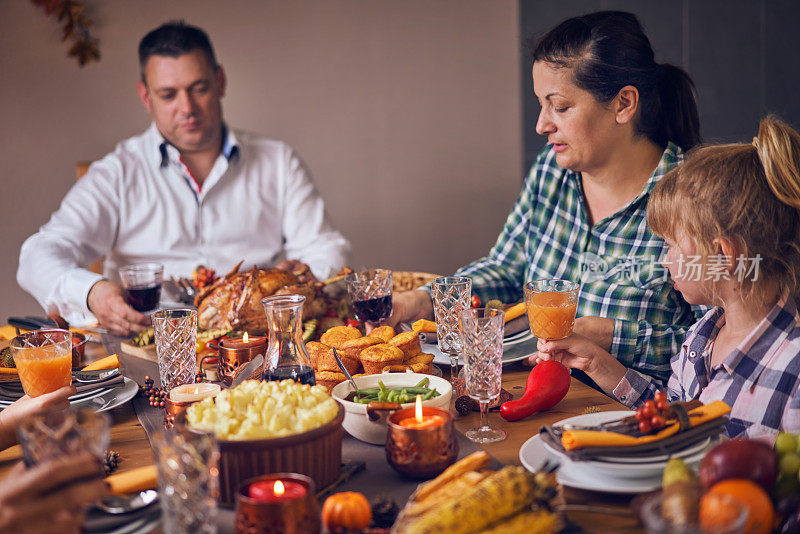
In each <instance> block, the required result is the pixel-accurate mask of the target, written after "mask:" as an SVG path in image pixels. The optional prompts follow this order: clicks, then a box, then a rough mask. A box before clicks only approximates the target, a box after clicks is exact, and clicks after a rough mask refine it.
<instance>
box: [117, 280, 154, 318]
mask: <svg viewBox="0 0 800 534" xmlns="http://www.w3.org/2000/svg"><path fill="white" fill-rule="evenodd" d="M160 300H161V284H158V285H154V286H148V287H129V288H127V289H125V301H126V302H127V303H128V304H130V305H131V307H132V308H133V309H134V310H136V311H139V312H148V311H152V310H155V309H156V308H158V302H159V301H160Z"/></svg>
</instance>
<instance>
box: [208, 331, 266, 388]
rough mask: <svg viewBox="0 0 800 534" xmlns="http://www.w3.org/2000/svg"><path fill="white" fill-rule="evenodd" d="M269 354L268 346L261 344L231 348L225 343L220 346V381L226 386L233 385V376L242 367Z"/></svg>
mask: <svg viewBox="0 0 800 534" xmlns="http://www.w3.org/2000/svg"><path fill="white" fill-rule="evenodd" d="M266 353H267V344H266V342H264V343H263V344H259V345H256V346H253V347H246V348H231V347H226V346H225V341H222V342H220V344H219V367H218V369H219V379H220V380H221V381H222V383H223V384H225V385H226V386H230V385H231V381H232V380H233V375H234V372H235V371H236V369H237V368H238V367H239V366H240V365H244V364H246V363H247V362H249V361H250V360H252V359H253V358H255V357H256V356H257V355H259V354H261V355H265V354H266Z"/></svg>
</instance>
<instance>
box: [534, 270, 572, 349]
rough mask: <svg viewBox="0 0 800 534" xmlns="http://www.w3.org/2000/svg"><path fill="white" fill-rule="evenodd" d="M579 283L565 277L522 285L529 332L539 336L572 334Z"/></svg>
mask: <svg viewBox="0 0 800 534" xmlns="http://www.w3.org/2000/svg"><path fill="white" fill-rule="evenodd" d="M579 289H580V285H579V284H577V283H576V282H570V281H569V280H557V279H553V280H534V281H532V282H528V283H527V284H525V305H526V307H527V308H528V321H529V322H530V324H531V332H532V333H533V335H534V336H536V337H537V338H539V339H563V338H565V337H567V336H569V335H570V334H572V326H573V325H574V324H575V310H576V308H577V305H578V290H579Z"/></svg>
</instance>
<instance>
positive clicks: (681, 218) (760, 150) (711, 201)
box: [647, 116, 800, 299]
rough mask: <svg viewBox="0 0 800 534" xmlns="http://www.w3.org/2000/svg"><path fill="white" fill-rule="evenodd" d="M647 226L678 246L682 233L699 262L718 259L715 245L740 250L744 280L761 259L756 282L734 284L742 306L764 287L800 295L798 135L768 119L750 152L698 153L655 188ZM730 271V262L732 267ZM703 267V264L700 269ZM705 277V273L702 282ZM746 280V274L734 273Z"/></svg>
mask: <svg viewBox="0 0 800 534" xmlns="http://www.w3.org/2000/svg"><path fill="white" fill-rule="evenodd" d="M647 222H648V223H649V225H650V228H651V229H652V230H653V232H655V233H656V234H657V235H659V236H661V237H663V238H665V239H667V240H669V241H672V242H676V241H678V240H679V239H678V237H679V236H678V233H679V232H683V233H685V234H686V236H687V237H689V238H690V239H692V240H693V241H694V243H695V246H696V247H697V250H698V254H699V255H701V256H702V257H704V258H705V259H706V260H707V258H708V257H710V256H713V255H717V254H720V253H721V251H720V250H719V248H718V247H716V246H715V245H714V240H715V239H718V238H727V239H729V240H730V241H732V242H733V243H735V244H736V245H737V246H738V247H740V252H741V256H743V257H744V258H745V259H747V260H749V261H746V262H744V263H745V265H744V267H745V272H746V271H747V269H748V268H749V267H752V265H753V264H752V261H753V259H754V258H759V257H760V262H759V263H758V278H757V279H756V280H753V273H750V274H749V275H748V276H742V277H739V281H740V283H741V289H742V292H743V296H744V297H745V298H750V297H752V296H754V297H756V298H761V299H763V296H764V292H765V290H766V289H767V288H766V284H770V283H774V284H776V285H777V286H778V287H779V288H780V289H784V288H785V289H788V290H789V291H790V292H791V294H792V295H793V296H794V297H795V298H796V299H797V297H798V295H799V294H800V134H798V133H797V132H796V131H794V130H793V129H792V128H791V127H790V126H789V125H787V124H786V123H784V122H782V121H780V120H778V119H777V118H775V117H773V116H769V117H767V118H765V119H763V120H762V121H761V123H760V125H759V128H758V137H756V138H754V139H753V143H752V144H744V143H736V144H728V145H715V146H714V145H712V146H702V147H698V148H696V149H694V150H691V151H690V152H689V153H688V154H687V155H686V158H685V160H684V162H683V164H682V165H679V166H678V167H677V168H675V169H673V170H672V171H670V172H669V173H667V175H666V176H664V178H662V179H661V181H660V182H659V183H658V184H657V185H656V187H655V188H654V189H653V192H652V194H651V196H650V201H649V202H648V206H647ZM731 260H732V262H733V267H734V268H736V267H737V262H738V259H737V258H732V259H731ZM703 263H704V264H706V265H707V263H706V262H703ZM708 274H709V273H708V272H706V273H704V276H707V275H708ZM741 274H745V273H741Z"/></svg>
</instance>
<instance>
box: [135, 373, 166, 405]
mask: <svg viewBox="0 0 800 534" xmlns="http://www.w3.org/2000/svg"><path fill="white" fill-rule="evenodd" d="M155 382H156V381H155V380H153V379H152V378H150V375H148V376H146V377H144V385H143V386H139V395H141V396H143V397H145V398H146V399H148V401H149V402H150V406H153V407H154V408H163V407H164V404H165V401H166V399H167V392H166V391H164V390H163V389H161V388H157V387H155Z"/></svg>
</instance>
